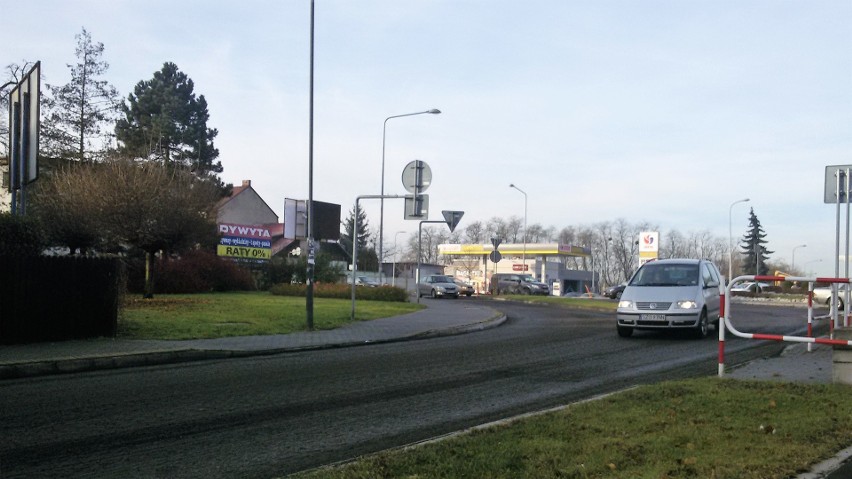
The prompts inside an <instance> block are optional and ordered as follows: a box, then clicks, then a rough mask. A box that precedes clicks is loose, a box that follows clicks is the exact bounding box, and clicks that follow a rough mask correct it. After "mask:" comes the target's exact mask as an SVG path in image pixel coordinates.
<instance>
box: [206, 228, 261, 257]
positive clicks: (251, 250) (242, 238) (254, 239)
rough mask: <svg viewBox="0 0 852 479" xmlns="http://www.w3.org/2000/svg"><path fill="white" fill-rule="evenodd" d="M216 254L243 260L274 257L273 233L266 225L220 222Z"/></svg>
mask: <svg viewBox="0 0 852 479" xmlns="http://www.w3.org/2000/svg"><path fill="white" fill-rule="evenodd" d="M218 226H219V245H218V246H217V247H216V254H217V255H219V256H224V257H228V258H233V259H236V260H242V261H251V262H264V261H268V260H269V259H270V258H272V233H271V232H270V231H269V229H268V228H266V227H265V226H256V225H235V224H228V223H222V224H219V225H218Z"/></svg>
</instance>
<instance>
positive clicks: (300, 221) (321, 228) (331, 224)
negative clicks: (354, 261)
mask: <svg viewBox="0 0 852 479" xmlns="http://www.w3.org/2000/svg"><path fill="white" fill-rule="evenodd" d="M313 205H314V239H317V240H332V241H337V240H338V239H340V205H338V204H334V203H325V202H322V201H314V202H313ZM307 211H308V202H307V200H294V199H290V198H285V199H284V237H285V238H290V239H298V240H302V239H305V238H307V235H308V233H307V224H308V212H307Z"/></svg>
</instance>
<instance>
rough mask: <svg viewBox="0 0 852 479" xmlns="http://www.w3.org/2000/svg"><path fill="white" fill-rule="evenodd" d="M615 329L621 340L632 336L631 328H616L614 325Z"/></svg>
mask: <svg viewBox="0 0 852 479" xmlns="http://www.w3.org/2000/svg"><path fill="white" fill-rule="evenodd" d="M616 327H617V328H618V335H619V336H621V337H622V338H629V337H630V336H632V335H633V328H627V327H624V326H618V325H616Z"/></svg>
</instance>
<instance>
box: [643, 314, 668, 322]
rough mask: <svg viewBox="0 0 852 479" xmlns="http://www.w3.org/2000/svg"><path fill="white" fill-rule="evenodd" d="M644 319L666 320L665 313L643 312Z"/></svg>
mask: <svg viewBox="0 0 852 479" xmlns="http://www.w3.org/2000/svg"><path fill="white" fill-rule="evenodd" d="M641 320H642V321H665V320H666V315H665V314H643V315H642V317H641Z"/></svg>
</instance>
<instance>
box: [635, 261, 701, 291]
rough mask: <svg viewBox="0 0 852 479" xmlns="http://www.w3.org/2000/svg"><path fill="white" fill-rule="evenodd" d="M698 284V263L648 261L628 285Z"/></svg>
mask: <svg viewBox="0 0 852 479" xmlns="http://www.w3.org/2000/svg"><path fill="white" fill-rule="evenodd" d="M697 284H698V264H660V263H656V264H655V263H648V264H646V265H645V266H643V267H642V268H641V269H640V270H639V271H638V272H637V273H636V276H634V277H633V280H632V281H630V285H629V286H694V285H697Z"/></svg>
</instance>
